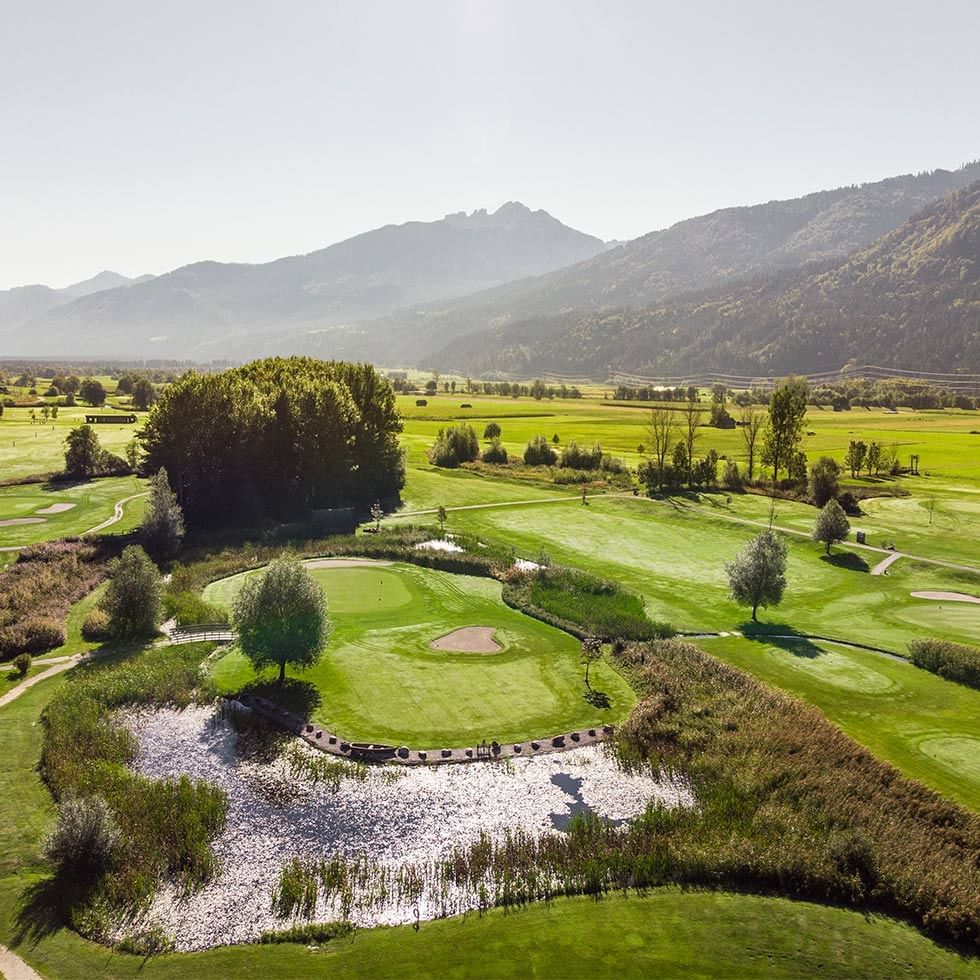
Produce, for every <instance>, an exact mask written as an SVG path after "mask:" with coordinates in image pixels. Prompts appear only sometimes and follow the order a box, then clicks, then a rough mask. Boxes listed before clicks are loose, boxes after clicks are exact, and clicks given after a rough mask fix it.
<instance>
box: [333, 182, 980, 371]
mask: <svg viewBox="0 0 980 980" xmlns="http://www.w3.org/2000/svg"><path fill="white" fill-rule="evenodd" d="M977 179H980V163H972V164H969V165H968V166H966V167H963V168H961V169H959V170H956V171H952V172H951V171H946V170H937V171H934V172H932V173H928V174H918V175H914V176H913V175H907V176H903V177H893V178H890V179H888V180H882V181H878V182H877V183H872V184H862V185H859V186H852V187H843V188H839V189H837V190H832V191H821V192H819V193H815V194H808V195H807V196H806V197H801V198H797V199H795V200H788V201H771V202H769V203H768V204H759V205H755V206H752V207H739V208H726V209H724V210H721V211H715V212H713V213H712V214H707V215H703V216H701V217H697V218H691V219H689V220H687V221H681V222H679V223H678V224H676V225H673V226H672V227H671V228H668V229H667V230H666V231H654V232H651V233H650V234H648V235H644V236H643V237H641V238H637V239H634V240H633V241H631V242H627V243H626V244H625V245H622V246H620V247H618V248H613V249H610V250H609V251H607V252H603V253H601V254H599V255H596V256H595V257H594V258H591V259H589V260H587V261H585V262H580V263H578V264H577V265H574V266H571V267H569V268H566V269H560V270H558V271H557V272H553V273H550V274H549V275H546V276H541V277H539V278H537V279H529V280H524V281H520V282H514V283H509V284H507V285H504V286H500V287H497V288H496V289H491V290H487V291H484V292H482V293H479V294H477V295H474V296H467V297H465V298H463V299H460V300H458V301H455V302H452V303H443V304H429V305H427V306H424V307H420V308H412V309H407V310H402V311H399V312H398V313H396V314H393V315H392V316H389V317H387V318H385V319H384V320H382V321H379V322H378V323H377V324H363V325H360V326H359V330H360V333H361V334H362V336H361V337H360V338H357V339H356V340H355V338H354V337H352V336H348V337H347V338H345V343H346V344H347V345H348V348H346V349H345V353H347V354H349V353H350V352H351V351H350V349H349V345H352V344H354V343H357V344H360V345H361V346H362V347H363V348H364V349H365V350H367V351H369V352H370V355H371V356H373V357H379V356H381V355H382V352H383V354H384V355H386V356H387V357H388V358H391V357H394V358H396V359H401V360H403V361H406V362H407V361H408V360H409V359H410V358H412V357H415V358H417V357H419V356H425V355H427V354H432V353H435V351H437V350H438V349H439V348H441V347H443V346H445V345H446V344H448V343H450V342H452V341H453V340H455V339H456V338H459V337H462V336H465V335H467V334H473V333H477V332H479V331H481V330H484V329H487V328H494V329H497V328H500V327H504V326H506V325H507V324H510V323H515V322H517V321H519V320H528V319H529V318H532V317H540V316H551V315H554V314H559V313H563V312H564V311H567V310H579V311H583V312H585V311H607V310H611V309H642V308H645V307H649V306H653V305H656V304H660V303H662V302H664V301H665V300H667V299H669V298H670V297H672V296H678V295H681V294H684V293H689V292H691V291H694V290H702V289H706V288H707V289H710V288H712V287H714V286H720V285H724V284H726V283H734V282H737V281H739V280H741V279H744V278H745V277H746V276H749V275H752V274H755V273H771V272H775V271H778V270H780V269H784V268H797V267H799V266H801V265H804V264H807V263H810V262H819V261H823V260H826V259H838V258H841V257H843V256H845V255H849V254H851V253H852V252H854V251H856V250H858V249H861V248H865V247H867V246H868V245H870V244H871V243H872V242H873V241H875V240H876V239H877V238H879V237H881V236H882V235H884V234H886V233H887V232H889V231H892V230H893V229H895V228H897V227H898V226H899V225H901V224H902V222H904V221H905V220H906V219H908V218H909V217H910V216H911V215H912V214H914V213H915V212H917V211H919V210H920V209H921V208H923V207H925V206H926V205H928V204H931V203H932V202H933V201H936V200H938V199H939V198H941V197H943V196H945V195H946V194H949V193H950V192H951V191H954V190H957V189H959V188H962V187H965V186H967V185H968V184H970V183H971V182H972V181H974V180H977ZM324 353H326V350H325V351H324Z"/></svg>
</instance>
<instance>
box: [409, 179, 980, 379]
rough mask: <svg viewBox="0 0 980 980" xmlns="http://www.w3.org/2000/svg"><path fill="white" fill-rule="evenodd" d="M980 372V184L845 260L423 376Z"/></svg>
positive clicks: (495, 351) (566, 331)
mask: <svg viewBox="0 0 980 980" xmlns="http://www.w3.org/2000/svg"><path fill="white" fill-rule="evenodd" d="M855 359H856V360H860V361H862V362H865V363H875V364H880V365H883V366H893V367H904V368H916V369H920V370H925V371H928V370H934V371H957V370H962V371H968V372H977V371H980V181H977V182H975V183H973V184H971V185H970V186H969V187H967V188H965V189H963V190H959V191H955V192H954V193H952V194H950V195H948V196H946V197H944V198H942V199H941V200H940V201H938V202H936V203H934V204H932V205H930V206H929V207H927V208H925V209H924V210H922V211H920V212H919V213H918V214H916V215H915V216H913V217H912V218H910V219H909V220H908V221H907V222H905V223H904V224H903V225H902V226H901V227H899V228H897V229H896V230H894V231H892V232H889V233H888V234H886V235H884V236H882V237H881V238H879V239H878V240H877V241H876V242H874V243H873V244H872V245H871V246H870V247H867V248H865V249H862V250H859V251H857V252H855V253H854V255H852V256H851V257H849V258H847V259H844V260H841V261H836V262H835V261H830V260H825V261H824V262H822V263H817V264H810V265H808V266H806V267H804V268H802V269H794V270H783V271H780V272H776V273H770V274H766V275H757V276H755V277H752V278H749V279H746V280H743V281H742V282H740V283H738V284H734V285H732V286H729V287H725V288H723V289H715V290H712V291H702V292H699V293H695V294H689V295H687V296H684V297H680V298H678V299H676V300H674V301H672V302H668V303H666V304H661V305H658V306H654V307H650V308H648V309H645V310H639V311H630V310H618V311H612V312H601V313H591V312H584V313H583V312H581V311H579V312H571V313H566V314H561V315H557V316H550V317H547V316H546V317H537V318H530V319H527V320H524V321H521V322H518V323H513V324H509V325H507V326H503V327H496V328H493V329H490V330H487V331H484V332H482V333H480V334H477V335H471V336H469V337H465V338H462V339H460V340H457V341H455V342H453V343H451V344H449V345H448V346H447V347H446V348H445V349H444V350H442V351H440V352H438V353H437V354H435V355H433V356H431V357H429V358H427V359H426V360H425V362H424V364H425V366H426V367H433V368H439V369H440V370H451V369H453V370H460V371H465V372H468V373H474V374H479V373H483V372H487V371H504V372H513V373H518V374H538V373H548V372H554V373H559V374H575V375H591V376H593V377H604V376H605V375H606V374H607V372H608V371H610V370H625V371H629V372H633V373H637V374H649V375H671V374H679V373H684V372H694V371H712V370H714V371H725V372H731V373H743V374H784V373H787V372H790V371H817V370H822V369H835V368H838V367H840V366H841V365H843V364H844V363H845V362H847V361H849V360H855Z"/></svg>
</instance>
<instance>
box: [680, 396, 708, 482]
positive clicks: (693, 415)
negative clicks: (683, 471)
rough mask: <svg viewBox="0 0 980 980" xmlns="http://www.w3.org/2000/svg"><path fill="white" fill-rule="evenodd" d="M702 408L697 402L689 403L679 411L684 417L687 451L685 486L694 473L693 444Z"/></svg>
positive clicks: (695, 440)
mask: <svg viewBox="0 0 980 980" xmlns="http://www.w3.org/2000/svg"><path fill="white" fill-rule="evenodd" d="M702 411H703V410H702V408H701V406H700V405H698V403H697V402H694V401H692V402H689V403H688V404H687V407H686V408H683V409H681V412H682V414H683V415H684V448H685V449H686V450H687V484H688V486H690V485H691V478H692V477H691V474H692V473H693V472H694V443H695V442H697V438H698V426H699V425H700V424H701V414H702Z"/></svg>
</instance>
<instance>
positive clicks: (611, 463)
mask: <svg viewBox="0 0 980 980" xmlns="http://www.w3.org/2000/svg"><path fill="white" fill-rule="evenodd" d="M599 469H601V470H602V471H603V473H628V472H629V467H628V466H627V465H626V464H625V463H624V462H623V461H622V460H621V459H620V458H619V457H618V456H610V455H609V453H603V454H602V459H601V460H600V461H599Z"/></svg>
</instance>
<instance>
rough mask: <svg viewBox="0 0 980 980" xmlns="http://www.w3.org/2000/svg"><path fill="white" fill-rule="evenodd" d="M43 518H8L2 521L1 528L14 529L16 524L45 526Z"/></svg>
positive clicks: (0, 522)
mask: <svg viewBox="0 0 980 980" xmlns="http://www.w3.org/2000/svg"><path fill="white" fill-rule="evenodd" d="M44 523H45V520H44V518H43V517H8V518H7V519H6V520H5V521H0V527H13V526H14V525H15V524H44Z"/></svg>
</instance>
